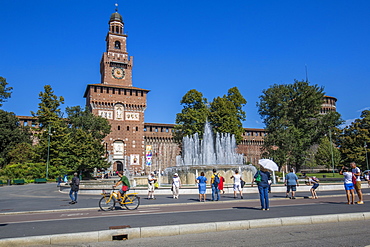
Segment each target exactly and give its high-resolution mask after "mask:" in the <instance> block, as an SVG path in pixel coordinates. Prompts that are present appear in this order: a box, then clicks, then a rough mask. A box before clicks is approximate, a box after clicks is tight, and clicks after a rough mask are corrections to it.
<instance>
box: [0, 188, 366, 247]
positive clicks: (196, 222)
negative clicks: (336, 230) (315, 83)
mask: <svg viewBox="0 0 370 247" xmlns="http://www.w3.org/2000/svg"><path fill="white" fill-rule="evenodd" d="M320 186H321V185H320ZM303 187H308V188H310V186H301V187H300V188H302V189H303ZM363 188H364V189H363V191H364V194H365V204H364V205H358V206H357V205H353V206H352V207H351V205H344V204H343V203H339V204H338V203H337V202H335V200H334V199H335V198H336V199H338V197H339V201H345V194H344V190H342V191H323V190H322V191H318V194H319V197H320V198H323V199H322V201H323V202H324V204H323V203H317V204H307V203H311V202H312V201H313V200H303V198H304V197H308V196H309V195H310V194H309V192H306V191H300V192H298V193H297V198H298V199H297V200H289V199H285V193H282V192H276V191H277V189H276V187H274V188H273V193H272V194H271V195H270V197H271V204H272V210H271V211H268V212H263V211H262V212H261V211H260V210H255V209H256V208H253V207H256V206H257V205H259V200H258V194H257V193H252V192H251V191H250V190H247V192H244V199H243V200H240V199H237V200H236V199H234V198H233V195H232V194H225V195H223V196H222V201H221V202H206V204H203V205H211V206H212V207H214V208H215V209H217V208H220V209H217V210H218V211H217V210H216V211H207V215H209V217H208V218H207V217H204V218H199V215H198V216H197V214H195V215H194V216H195V217H196V218H191V217H190V215H192V214H189V213H188V214H184V216H181V217H180V214H179V213H176V214H168V213H170V212H168V213H167V214H166V216H165V217H160V218H158V217H157V215H158V213H156V214H146V215H145V218H146V219H150V217H156V218H155V219H154V221H153V223H151V222H150V221H147V222H146V223H149V224H147V225H146V226H139V227H138V226H136V225H135V224H134V223H133V222H136V221H137V220H136V219H137V216H135V215H133V216H130V215H128V214H126V212H125V211H122V213H125V214H124V215H122V216H125V223H127V224H129V225H132V226H133V228H128V229H116V230H93V231H86V232H80V233H64V234H50V235H46V236H28V237H24V238H8V239H0V246H27V245H30V244H38V245H49V244H73V243H88V242H94V241H96V242H100V241H112V239H113V238H118V239H120V238H121V239H124V238H128V239H132V238H141V237H153V236H170V235H179V234H190V233H201V232H210V231H226V230H236V229H252V228H257V227H270V226H285V225H298V224H316V223H323V222H341V221H348V220H369V219H370V201H369V199H370V197H369V193H370V189H368V188H367V186H366V185H363ZM4 189H5V190H4ZM56 189H57V188H56V185H55V184H47V185H25V186H9V187H6V186H5V187H3V188H0V190H3V191H2V196H3V199H4V200H1V201H0V208H2V209H8V208H10V207H11V206H12V207H13V208H14V210H12V211H11V212H10V210H8V211H6V212H4V211H3V213H0V216H1V215H9V214H14V213H18V214H19V213H30V212H31V211H32V212H39V213H40V212H43V211H45V210H54V211H55V210H59V211H61V212H63V211H70V210H72V211H75V210H80V211H82V210H92V211H94V212H95V211H97V209H98V205H97V201H98V199H99V197H100V196H99V195H81V196H80V200H79V203H78V204H75V205H73V207H71V206H70V205H68V201H69V199H68V195H66V194H61V193H60V192H57V191H56ZM283 189H284V187H283ZM3 192H6V193H3ZM60 198H63V199H60ZM197 198H198V197H197V195H180V199H179V200H174V199H172V198H171V196H169V195H157V200H146V199H145V196H142V197H141V199H142V200H141V201H142V205H141V206H140V208H142V210H143V212H144V211H147V210H151V209H153V208H160V207H163V206H164V205H167V206H168V207H169V206H171V205H173V206H176V205H178V206H182V205H183V206H186V207H188V206H189V205H194V206H192V208H195V207H197V206H198V205H201V203H199V202H197ZM208 198H210V196H209V195H208ZM58 200H59V201H58ZM293 201H297V202H299V204H297V205H298V206H296V207H288V208H287V207H284V206H282V207H281V206H280V207H279V206H278V204H281V205H283V204H284V203H285V204H289V203H293ZM21 202H23V204H25V202H27V203H28V207H27V209H26V210H25V209H24V208H23V207H21V206H20V204H22V203H21ZM55 202H56V203H55ZM61 202H63V203H64V206H63V205H61ZM300 202H302V203H303V204H301V203H300ZM49 203H51V204H52V205H51V206H50V207H46V206H45V204H49ZM229 204H231V205H234V204H235V206H234V207H233V208H234V210H235V209H236V210H238V209H239V211H238V212H236V214H237V215H233V214H232V212H231V211H229V210H228V211H225V212H228V213H227V214H225V213H223V212H224V209H222V208H223V207H224V206H223V205H229ZM306 204H307V205H306ZM66 205H68V206H67V207H66ZM237 205H245V206H243V207H240V206H237ZM247 205H248V207H246V206H247ZM299 205H301V206H299ZM348 206H349V207H351V208H348ZM257 207H258V206H257ZM169 208H171V207H169ZM286 209H289V210H286ZM349 209H351V211H352V212H353V213H351V214H348V213H346V212H348V210H349ZM40 210H41V211H40ZM220 210H221V211H220ZM222 210H223V211H222ZM240 210H242V211H240ZM251 210H253V211H251ZM138 211H139V210H138ZM240 212H246V213H247V214H244V213H243V217H242V218H241V219H240V216H238V214H239V213H240ZM313 212H314V213H313ZM138 213H139V212H138ZM143 214H145V213H143ZM220 216H222V217H220ZM148 217H149V218H148ZM171 217H174V219H175V221H176V222H178V224H176V223H175V224H168V223H166V222H168V221H173V220H171V219H172V218H171ZM181 218H183V219H185V220H180V219H181ZM238 218H239V219H240V220H237V219H238ZM214 219H218V220H217V221H215V220H214ZM84 222H86V223H82V224H85V225H86V224H89V223H88V221H84ZM192 222H193V223H192ZM114 224H116V225H119V221H117V223H115V222H112V223H111V225H114ZM121 225H122V223H121ZM102 229H104V227H103V228H102ZM105 229H108V228H105Z"/></svg>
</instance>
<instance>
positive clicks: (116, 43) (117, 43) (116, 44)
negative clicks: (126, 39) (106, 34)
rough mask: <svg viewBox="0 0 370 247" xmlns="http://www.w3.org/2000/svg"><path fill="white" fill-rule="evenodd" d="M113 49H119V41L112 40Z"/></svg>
mask: <svg viewBox="0 0 370 247" xmlns="http://www.w3.org/2000/svg"><path fill="white" fill-rule="evenodd" d="M114 49H119V50H120V49H121V42H119V41H116V42H114Z"/></svg>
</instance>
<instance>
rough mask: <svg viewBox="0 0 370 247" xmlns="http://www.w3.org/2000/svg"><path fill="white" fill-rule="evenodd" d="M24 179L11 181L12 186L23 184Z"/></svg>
mask: <svg viewBox="0 0 370 247" xmlns="http://www.w3.org/2000/svg"><path fill="white" fill-rule="evenodd" d="M24 183H25V182H24V179H13V184H24Z"/></svg>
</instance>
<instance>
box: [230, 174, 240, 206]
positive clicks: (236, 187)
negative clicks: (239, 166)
mask: <svg viewBox="0 0 370 247" xmlns="http://www.w3.org/2000/svg"><path fill="white" fill-rule="evenodd" d="M231 179H234V198H236V192H237V191H239V193H240V198H241V199H243V189H242V186H241V184H240V182H241V180H242V177H241V175H240V174H239V171H238V170H235V174H234V176H231Z"/></svg>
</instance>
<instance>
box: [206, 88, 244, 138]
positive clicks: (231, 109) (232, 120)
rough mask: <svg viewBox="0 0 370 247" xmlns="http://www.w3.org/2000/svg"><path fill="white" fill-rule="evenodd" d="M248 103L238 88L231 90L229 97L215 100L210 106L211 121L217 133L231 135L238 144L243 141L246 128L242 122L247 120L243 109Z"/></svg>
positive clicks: (225, 96)
mask: <svg viewBox="0 0 370 247" xmlns="http://www.w3.org/2000/svg"><path fill="white" fill-rule="evenodd" d="M246 103H247V101H246V100H245V99H244V97H243V96H242V95H241V93H240V92H239V89H238V88H237V87H233V88H230V89H229V90H228V93H227V95H224V96H223V97H217V98H215V99H214V100H213V101H212V102H211V104H210V109H209V110H210V114H209V115H210V116H209V121H210V123H211V126H212V127H213V128H214V130H215V131H217V132H219V133H230V134H233V135H234V136H235V139H236V142H237V143H240V142H241V141H242V139H243V137H242V134H243V132H244V128H243V125H242V121H244V120H245V119H246V117H245V115H246V114H245V112H244V111H243V110H242V107H243V106H244V105H245V104H246Z"/></svg>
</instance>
